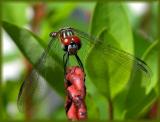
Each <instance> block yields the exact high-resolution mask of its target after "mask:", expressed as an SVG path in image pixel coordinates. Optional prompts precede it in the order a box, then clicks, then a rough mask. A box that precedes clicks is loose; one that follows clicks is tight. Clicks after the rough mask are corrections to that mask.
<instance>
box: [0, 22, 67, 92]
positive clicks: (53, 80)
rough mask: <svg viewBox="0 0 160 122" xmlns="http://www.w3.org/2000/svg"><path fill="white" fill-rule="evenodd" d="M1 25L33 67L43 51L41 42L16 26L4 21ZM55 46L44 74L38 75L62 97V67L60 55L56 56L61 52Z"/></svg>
mask: <svg viewBox="0 0 160 122" xmlns="http://www.w3.org/2000/svg"><path fill="white" fill-rule="evenodd" d="M2 24H3V28H4V29H5V31H6V32H7V33H8V34H9V35H10V37H11V38H12V40H13V41H14V42H15V44H16V45H17V47H18V48H19V49H20V51H21V52H22V53H23V55H24V56H25V57H26V58H27V59H28V60H29V62H30V63H32V64H33V66H34V65H35V64H36V63H37V60H38V59H39V57H40V56H41V54H42V52H43V51H44V47H43V46H42V45H41V42H42V40H41V39H39V38H38V37H37V36H36V35H34V34H33V33H32V32H30V31H28V30H26V29H23V28H20V27H18V26H16V25H13V24H10V23H8V22H5V21H3V23H2ZM55 41H56V40H55ZM55 43H56V42H55ZM56 46H57V45H56ZM56 46H55V47H52V49H53V48H54V52H52V51H51V52H50V54H49V56H48V59H47V61H46V65H45V67H44V69H45V73H44V72H40V73H41V75H42V76H43V77H44V78H45V79H46V80H47V81H48V83H49V84H50V85H51V86H52V87H53V88H54V89H55V90H56V91H57V92H58V93H60V94H61V95H64V91H63V89H64V87H63V86H64V85H63V80H64V79H63V65H62V60H61V58H60V57H61V56H62V55H60V57H59V56H58V53H61V52H59V51H57V50H58V48H57V47H56ZM56 52H57V53H56Z"/></svg>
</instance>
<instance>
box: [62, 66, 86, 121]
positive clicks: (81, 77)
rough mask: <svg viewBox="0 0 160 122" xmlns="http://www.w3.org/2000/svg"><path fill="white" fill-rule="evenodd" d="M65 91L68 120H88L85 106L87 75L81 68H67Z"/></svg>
mask: <svg viewBox="0 0 160 122" xmlns="http://www.w3.org/2000/svg"><path fill="white" fill-rule="evenodd" d="M65 89H66V92H67V97H66V103H65V110H66V114H67V117H68V119H70V120H84V119H86V118H87V109H86V105H85V96H86V87H85V74H84V71H83V69H82V68H81V67H78V66H73V67H67V69H66V75H65Z"/></svg>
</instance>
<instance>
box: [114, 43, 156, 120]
mask: <svg viewBox="0 0 160 122" xmlns="http://www.w3.org/2000/svg"><path fill="white" fill-rule="evenodd" d="M157 49H158V48H157V42H155V43H153V44H152V45H150V46H149V47H148V49H147V50H146V51H145V54H144V55H143V59H144V60H145V61H146V63H147V64H148V66H149V67H150V69H151V71H152V72H151V76H152V77H151V80H150V82H149V83H145V84H143V83H142V82H143V81H142V80H138V78H141V76H139V77H138V78H136V79H137V80H136V81H135V82H130V83H129V84H128V85H127V86H126V88H125V89H124V90H123V91H122V92H121V93H119V94H118V95H117V96H116V98H115V99H114V106H115V115H116V119H124V118H126V119H136V118H139V117H141V116H144V114H145V113H147V111H148V110H149V108H150V107H151V105H152V103H153V102H154V101H155V100H156V98H157V93H156V89H155V88H156V85H157V81H158V80H157V65H158V62H157V61H158V60H157V54H158V53H157ZM142 84H143V85H142Z"/></svg>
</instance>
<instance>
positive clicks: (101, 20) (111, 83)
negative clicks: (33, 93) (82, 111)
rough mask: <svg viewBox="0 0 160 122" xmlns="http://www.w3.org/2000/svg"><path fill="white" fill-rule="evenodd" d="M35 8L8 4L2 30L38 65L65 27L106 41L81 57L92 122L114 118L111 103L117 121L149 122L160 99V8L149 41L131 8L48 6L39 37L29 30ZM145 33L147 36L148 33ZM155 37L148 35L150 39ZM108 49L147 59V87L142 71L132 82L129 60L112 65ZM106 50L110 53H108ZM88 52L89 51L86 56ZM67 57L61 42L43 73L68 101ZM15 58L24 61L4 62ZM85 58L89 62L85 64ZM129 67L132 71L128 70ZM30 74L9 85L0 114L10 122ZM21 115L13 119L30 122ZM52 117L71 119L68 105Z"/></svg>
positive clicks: (38, 115) (122, 5) (154, 6)
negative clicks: (64, 58)
mask: <svg viewBox="0 0 160 122" xmlns="http://www.w3.org/2000/svg"><path fill="white" fill-rule="evenodd" d="M33 4H36V3H14V2H4V3H3V6H2V7H3V8H2V10H3V11H2V19H3V23H2V26H3V28H4V30H5V31H6V32H7V33H8V34H9V36H10V37H11V38H12V41H13V42H14V43H15V44H16V46H17V47H18V49H19V50H20V52H21V53H22V54H23V55H24V56H25V58H26V59H27V60H28V61H29V62H30V63H31V64H32V65H33V66H35V64H36V61H37V60H38V59H39V56H40V55H41V53H42V52H43V50H44V49H45V47H46V46H47V44H48V40H49V33H50V32H52V31H57V30H58V29H59V28H61V27H66V26H71V27H73V28H74V27H75V28H78V29H79V30H82V31H84V32H87V30H89V31H90V34H91V35H94V36H96V37H98V38H100V39H102V40H103V41H102V42H101V43H102V45H103V47H101V46H102V45H99V43H98V42H97V43H95V45H92V46H89V47H88V46H85V45H84V47H83V46H82V48H81V50H80V52H79V56H80V58H83V63H84V64H85V71H86V86H87V97H86V103H87V108H88V118H89V119H102V120H106V119H110V117H109V112H110V111H109V107H110V103H112V106H113V116H114V119H120V120H123V119H141V118H144V117H145V116H146V114H147V113H148V112H149V110H150V108H151V106H152V104H153V103H154V101H155V100H156V99H157V97H158V92H157V89H158V88H157V81H158V79H157V77H158V76H157V72H158V69H157V65H158V62H157V50H158V48H157V41H158V40H157V35H156V34H157V31H156V27H157V25H156V22H155V21H156V19H157V15H158V14H157V11H156V10H157V8H158V6H157V4H156V3H153V4H150V11H151V16H153V19H152V22H150V23H147V24H146V25H147V26H149V28H152V29H151V30H153V31H151V34H149V37H152V38H149V37H145V36H143V35H142V34H140V33H139V32H138V30H139V29H141V26H140V25H141V20H142V19H143V18H138V19H137V17H136V15H133V13H131V12H130V11H129V9H128V8H127V6H126V4H125V3H94V2H92V3H78V2H75V3H74V2H73V3H72V2H61V3H58V2H53V3H51V2H48V3H44V5H45V15H44V17H43V18H42V20H41V22H40V24H39V25H38V26H39V27H38V32H37V34H35V33H34V32H31V31H29V30H27V29H24V28H23V27H25V26H31V22H32V18H30V19H29V18H28V15H27V14H26V11H29V10H30V9H31V8H32V6H33ZM146 14H147V13H146ZM33 16H34V15H33ZM148 19H150V18H147V20H146V21H149V20H148ZM130 20H131V21H130ZM153 23H154V24H153ZM143 31H144V32H145V30H143ZM149 32H150V31H149ZM149 32H148V31H146V33H147V34H148V33H149ZM3 41H5V40H3ZM108 44H110V45H111V46H114V47H117V48H119V49H122V50H125V51H127V52H129V53H131V54H133V55H135V56H137V57H139V58H141V59H143V60H144V61H145V62H146V63H147V64H148V65H149V67H150V69H151V71H152V77H151V81H150V82H145V84H143V83H144V81H143V76H142V75H139V74H138V73H139V72H138V73H137V75H136V76H137V77H136V78H134V80H133V81H134V82H130V81H129V78H130V77H131V76H130V74H131V72H132V71H133V68H132V63H134V62H130V63H129V64H121V62H122V63H124V62H125V59H128V58H127V57H126V58H124V59H121V58H120V55H118V54H117V56H115V57H114V59H113V60H118V63H116V62H111V61H112V60H111V58H113V57H112V55H114V54H111V53H110V50H109V48H108V47H107V46H108ZM105 47H106V49H108V50H107V51H108V52H106V54H103V53H104V49H103V48H105ZM86 50H87V52H85V51H86ZM111 52H112V51H111ZM62 55H63V51H62V50H61V47H60V44H58V41H56V42H55V44H54V45H53V48H52V50H51V52H50V53H49V56H48V61H47V62H46V64H45V71H46V73H45V74H44V73H43V72H40V74H41V76H43V77H44V78H45V79H46V81H47V83H48V84H49V86H50V87H52V90H55V91H56V92H57V93H58V94H59V95H60V96H62V97H63V98H64V96H65V92H64V83H63V81H64V78H63V64H62ZM115 55H116V53H115ZM104 56H105V57H104ZM13 57H17V58H19V57H20V56H19V55H17V53H15V54H12V55H9V56H4V62H6V61H8V60H13V59H15V58H13ZM84 57H86V58H85V59H84ZM21 58H22V57H21ZM124 67H125V69H126V70H124V69H123V68H124ZM122 71H124V72H122ZM115 72H117V73H115ZM24 74H25V73H22V74H21V76H20V78H19V79H17V81H15V82H10V81H7V82H6V84H5V85H4V86H3V90H2V91H3V99H2V101H3V110H0V111H1V112H3V118H4V119H6V118H8V117H11V116H10V114H9V113H8V112H7V106H8V105H9V103H10V102H12V101H14V102H16V99H15V98H17V94H18V90H19V89H18V87H19V86H20V85H19V84H20V82H19V81H20V80H22V77H24ZM11 89H12V91H11ZM11 94H12V95H11ZM44 104H46V103H44ZM39 107H40V106H39ZM41 107H42V112H37V113H36V114H35V117H34V115H33V118H43V117H44V116H43V112H44V111H43V106H41ZM16 115H17V116H14V117H11V118H12V119H19V118H24V116H23V114H20V113H19V112H17V113H16ZM48 117H49V118H53V119H55V118H56V119H66V117H65V112H64V108H63V103H62V104H61V106H60V107H58V108H57V109H56V110H54V111H52V110H50V113H49V114H48V115H47V116H45V117H44V118H48Z"/></svg>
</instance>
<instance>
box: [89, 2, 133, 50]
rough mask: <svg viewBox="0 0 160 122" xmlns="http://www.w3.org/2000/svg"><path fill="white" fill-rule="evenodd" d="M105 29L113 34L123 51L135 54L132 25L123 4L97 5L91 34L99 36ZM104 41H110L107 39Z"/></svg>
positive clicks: (108, 3)
mask: <svg viewBox="0 0 160 122" xmlns="http://www.w3.org/2000/svg"><path fill="white" fill-rule="evenodd" d="M104 28H106V29H107V31H108V32H109V33H110V34H112V36H113V37H114V38H115V40H116V41H117V43H118V44H120V48H121V49H123V50H125V51H127V52H130V53H132V52H133V39H132V31H131V25H130V22H129V20H128V16H127V13H126V11H125V7H124V5H123V4H122V3H116V2H107V3H98V4H97V5H96V7H95V10H94V14H93V18H92V23H91V34H92V35H95V36H98V34H99V33H100V32H101V31H102V30H103V29H104ZM104 40H105V41H108V39H107V38H104ZM112 45H114V43H112Z"/></svg>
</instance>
